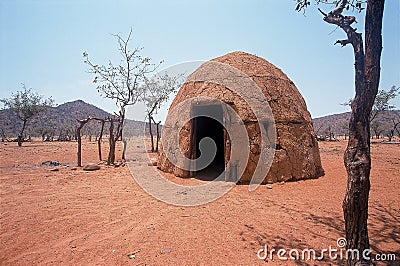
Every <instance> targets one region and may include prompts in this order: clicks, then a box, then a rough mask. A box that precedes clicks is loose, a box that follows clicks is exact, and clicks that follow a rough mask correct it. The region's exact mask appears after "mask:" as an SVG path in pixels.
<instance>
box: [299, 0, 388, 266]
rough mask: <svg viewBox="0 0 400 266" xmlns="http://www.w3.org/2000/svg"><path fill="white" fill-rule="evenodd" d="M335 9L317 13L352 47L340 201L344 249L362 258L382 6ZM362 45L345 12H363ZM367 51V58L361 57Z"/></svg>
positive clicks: (375, 0)
mask: <svg viewBox="0 0 400 266" xmlns="http://www.w3.org/2000/svg"><path fill="white" fill-rule="evenodd" d="M316 2H317V3H320V2H322V3H332V2H331V1H328V0H316ZM333 3H335V4H336V8H335V9H334V10H332V11H330V12H329V13H325V12H323V11H322V10H321V9H319V11H320V12H321V13H322V14H323V16H324V21H325V22H327V23H329V24H333V25H336V26H337V27H339V28H341V29H342V30H343V31H344V32H345V33H346V36H347V38H346V39H344V40H338V41H336V43H335V44H340V45H342V46H347V45H349V44H350V45H351V46H352V48H353V52H354V60H355V64H354V66H355V92H356V95H355V98H354V100H353V101H352V104H351V107H352V112H351V118H350V122H349V141H348V145H347V148H346V151H345V155H344V165H345V167H346V170H347V177H348V182H347V189H346V195H345V198H344V201H343V213H344V220H345V229H346V240H347V245H346V247H347V249H352V250H357V251H358V252H359V254H363V253H362V252H364V250H369V248H370V244H369V237H368V226H367V220H368V198H369V190H370V171H371V155H370V123H369V122H370V120H369V118H370V115H371V111H372V107H373V104H374V100H375V96H376V95H377V93H378V88H379V78H380V61H381V53H382V18H383V9H384V3H385V1H384V0H367V1H363V0H339V1H334V2H333ZM364 3H366V13H365V42H364V41H363V37H362V34H361V33H359V32H357V29H355V28H353V26H352V24H353V23H354V22H356V18H355V17H354V16H347V15H343V12H344V11H345V10H349V9H350V8H354V9H356V10H358V11H359V12H361V11H362V10H364V9H365V7H364V6H365V5H364ZM309 5H310V1H309V0H297V7H296V9H297V10H298V11H300V10H304V8H306V7H307V6H309ZM364 49H365V52H364ZM356 264H357V265H372V262H371V261H370V260H368V258H365V257H364V256H362V257H360V256H359V257H358V258H357V256H354V257H351V258H348V259H347V265H356Z"/></svg>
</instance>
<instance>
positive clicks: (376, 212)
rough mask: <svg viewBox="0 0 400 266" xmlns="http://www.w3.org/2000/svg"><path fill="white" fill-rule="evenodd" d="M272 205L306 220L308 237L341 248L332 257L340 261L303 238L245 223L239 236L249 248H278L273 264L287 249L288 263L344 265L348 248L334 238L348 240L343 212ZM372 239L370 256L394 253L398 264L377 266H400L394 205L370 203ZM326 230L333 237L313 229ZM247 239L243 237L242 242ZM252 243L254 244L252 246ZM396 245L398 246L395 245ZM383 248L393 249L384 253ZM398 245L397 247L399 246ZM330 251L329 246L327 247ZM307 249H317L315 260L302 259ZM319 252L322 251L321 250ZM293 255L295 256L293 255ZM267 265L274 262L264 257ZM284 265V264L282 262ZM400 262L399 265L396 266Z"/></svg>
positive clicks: (396, 217)
mask: <svg viewBox="0 0 400 266" xmlns="http://www.w3.org/2000/svg"><path fill="white" fill-rule="evenodd" d="M269 204H271V205H274V206H278V207H279V208H280V210H281V211H282V212H284V213H288V214H290V215H293V216H294V217H307V218H306V219H305V220H304V221H302V222H303V223H305V224H303V225H302V228H301V230H303V231H304V233H305V234H307V236H309V237H311V238H318V239H322V240H323V241H324V242H325V243H331V246H332V248H335V249H338V250H339V251H338V252H335V253H333V254H337V259H335V260H332V259H331V258H330V257H329V254H328V253H327V252H325V253H324V256H323V258H322V259H320V256H321V249H320V247H312V246H310V245H308V244H307V243H304V242H303V241H302V239H300V238H299V237H298V236H295V235H292V234H286V235H285V236H282V235H280V234H278V233H272V234H269V235H268V234H267V233H263V231H265V230H263V228H256V227H254V226H252V225H248V224H245V225H244V229H243V231H242V232H240V235H244V234H245V235H247V236H250V237H248V239H249V241H250V245H254V242H255V243H258V244H259V246H260V247H264V245H265V244H268V251H269V252H270V251H271V249H272V248H273V249H275V252H274V254H273V261H275V262H277V261H280V260H279V258H278V256H277V251H278V250H279V249H285V250H286V251H287V253H286V254H285V256H286V257H288V261H292V262H294V263H295V264H296V265H300V266H303V265H345V260H344V258H345V255H344V254H345V252H346V251H345V249H344V248H339V247H338V246H337V240H338V239H336V238H335V237H334V236H340V237H345V230H344V220H343V216H342V214H341V213H340V214H339V213H335V212H329V211H327V210H326V211H324V212H323V214H322V215H321V214H316V213H314V212H313V211H304V210H297V209H294V208H291V207H288V206H284V205H282V204H280V203H277V202H274V201H269ZM369 213H370V214H369V237H370V246H371V247H370V248H371V251H372V255H371V257H374V255H375V254H395V256H396V261H395V262H394V261H386V262H381V261H380V262H376V261H375V263H377V265H400V263H399V259H400V253H399V247H400V240H399V239H400V238H399V235H400V227H399V225H400V217H399V216H398V211H396V209H393V208H392V207H391V206H386V207H385V206H382V205H381V204H376V203H370V211H369ZM298 223H299V221H294V222H291V221H286V222H283V223H282V224H280V225H279V226H292V225H298ZM318 227H323V228H329V232H330V235H332V237H329V236H328V237H327V236H326V235H322V234H321V233H319V232H317V231H316V230H314V229H315V228H318ZM244 239H245V238H244V237H242V240H244ZM252 243H253V244H252ZM393 243H395V245H393ZM382 246H385V247H390V248H391V249H392V250H383V249H382ZM396 246H397V247H396ZM292 248H293V249H296V250H298V251H299V260H294V261H293V260H291V259H290V258H289V255H288V252H289V251H290V250H291V249H292ZM326 248H328V247H326ZM307 249H315V251H316V258H317V259H316V260H313V259H311V260H307V257H308V254H307V253H305V259H302V251H303V250H307ZM318 249H319V250H318ZM340 249H342V250H343V256H342V258H343V259H342V260H341V257H340ZM292 254H293V255H294V256H295V255H296V253H292ZM267 255H269V254H267ZM321 257H322V256H321ZM264 261H266V262H270V261H271V259H270V257H269V256H267V258H265V260H264ZM282 262H284V261H282ZM396 263H399V264H396Z"/></svg>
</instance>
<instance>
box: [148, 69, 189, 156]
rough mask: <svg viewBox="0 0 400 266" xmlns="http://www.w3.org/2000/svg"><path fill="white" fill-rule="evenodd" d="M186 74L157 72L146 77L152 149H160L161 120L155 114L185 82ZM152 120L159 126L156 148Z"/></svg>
mask: <svg viewBox="0 0 400 266" xmlns="http://www.w3.org/2000/svg"><path fill="white" fill-rule="evenodd" d="M183 76H184V74H179V75H176V76H169V75H168V73H164V74H163V75H161V74H156V75H155V76H153V77H152V78H150V79H147V78H146V79H145V82H144V84H143V93H142V97H143V101H144V102H145V104H146V112H147V119H148V121H149V132H150V138H151V151H152V152H154V151H158V142H159V138H160V134H159V125H160V123H161V122H158V123H156V122H155V121H154V117H153V116H154V114H157V111H158V110H159V109H160V108H161V105H162V104H163V103H164V102H166V101H168V99H169V97H170V95H171V94H173V93H175V92H176V91H177V90H178V89H179V87H180V86H181V85H182V83H183ZM152 122H154V124H156V126H157V135H156V136H157V145H156V147H155V148H154V138H153V131H152V127H151V125H152Z"/></svg>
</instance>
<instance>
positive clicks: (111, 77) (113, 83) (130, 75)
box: [83, 29, 162, 163]
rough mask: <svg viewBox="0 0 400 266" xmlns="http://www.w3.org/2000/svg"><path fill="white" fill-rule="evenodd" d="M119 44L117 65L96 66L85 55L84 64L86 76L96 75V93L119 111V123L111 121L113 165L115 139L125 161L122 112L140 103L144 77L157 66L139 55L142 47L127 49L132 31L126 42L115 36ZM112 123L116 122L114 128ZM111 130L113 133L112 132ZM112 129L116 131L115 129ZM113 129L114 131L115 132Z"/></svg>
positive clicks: (123, 113) (123, 116) (110, 158)
mask: <svg viewBox="0 0 400 266" xmlns="http://www.w3.org/2000/svg"><path fill="white" fill-rule="evenodd" d="M114 36H115V37H116V38H117V41H118V49H119V51H120V54H121V56H122V60H121V62H120V63H119V64H113V63H111V61H110V62H109V63H108V65H97V64H95V63H93V62H92V61H91V60H90V59H89V55H88V54H87V53H86V52H84V53H83V57H84V63H86V64H87V65H89V67H90V69H89V73H92V74H94V75H95V77H94V80H93V83H95V84H98V85H97V91H98V92H99V93H100V94H101V95H102V96H103V97H106V98H109V99H113V100H114V101H115V102H116V104H117V106H118V107H119V111H118V113H117V114H116V115H117V117H118V119H119V121H115V120H112V122H110V138H109V140H110V153H109V160H108V161H109V162H110V161H111V163H113V162H114V161H113V158H115V144H116V141H117V140H118V139H122V141H123V143H124V148H123V152H122V159H123V160H125V151H126V141H125V139H124V137H123V128H124V122H125V112H126V108H127V106H129V105H134V104H136V103H137V102H138V101H139V100H141V97H140V96H141V95H140V94H141V93H142V89H141V84H142V83H143V82H144V79H145V77H146V75H148V74H150V73H152V72H154V71H155V70H156V69H157V67H158V66H159V64H161V63H162V62H160V63H159V64H157V65H156V64H153V63H151V59H150V58H149V57H143V56H142V55H141V52H142V49H143V48H140V47H138V48H135V49H133V50H131V49H130V48H129V42H130V40H131V36H132V29H131V31H130V32H129V35H128V37H127V38H126V39H123V38H122V37H121V36H120V35H118V34H117V35H114ZM114 122H117V123H118V124H117V126H116V128H115V127H114ZM111 127H112V128H113V132H111ZM114 128H115V129H114ZM114 130H115V132H114ZM111 136H112V137H111Z"/></svg>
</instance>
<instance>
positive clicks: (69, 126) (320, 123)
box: [0, 100, 400, 138]
mask: <svg viewBox="0 0 400 266" xmlns="http://www.w3.org/2000/svg"><path fill="white" fill-rule="evenodd" d="M88 116H93V117H99V118H107V117H113V115H112V114H110V113H108V112H106V111H104V110H102V109H100V108H98V107H96V106H94V105H92V104H89V103H86V102H84V101H82V100H76V101H73V102H67V103H63V104H61V105H58V106H56V107H50V108H48V110H47V111H46V112H43V113H41V114H40V115H38V116H36V117H33V118H32V120H29V121H28V125H27V128H26V132H25V133H26V135H27V136H37V137H39V136H42V137H43V138H44V135H46V136H47V137H48V136H49V135H50V136H59V135H61V134H62V133H64V134H65V132H70V134H72V133H71V132H74V129H75V128H76V126H78V125H79V123H78V121H77V119H84V118H87V117H88ZM349 119H350V112H346V113H340V114H334V115H328V116H324V117H319V118H315V119H313V124H314V131H315V134H316V135H320V136H322V135H324V136H326V135H329V132H331V133H333V134H334V135H336V136H337V135H342V136H343V135H345V134H346V135H347V124H348V121H349ZM393 119H394V120H395V121H400V110H395V111H385V112H382V113H380V114H379V115H378V116H377V118H376V120H375V122H374V123H375V124H376V127H377V130H378V131H380V133H381V135H385V131H387V130H389V129H391V128H393V122H392V120H393ZM21 127H22V121H20V120H19V119H18V118H17V117H16V115H15V114H14V113H13V112H12V111H11V110H9V109H3V110H0V137H2V138H15V137H16V136H17V135H18V132H19V130H20V129H21ZM145 127H146V123H145V122H141V121H134V120H129V119H127V120H126V123H125V136H138V135H143V134H144V130H145ZM105 130H106V131H105V134H107V128H105ZM99 131H100V123H99V122H97V121H91V122H90V123H88V124H87V125H86V126H85V127H84V130H83V131H82V133H83V134H84V135H92V136H95V135H96V134H98V132H99ZM374 133H375V132H374V130H373V127H371V134H374Z"/></svg>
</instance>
